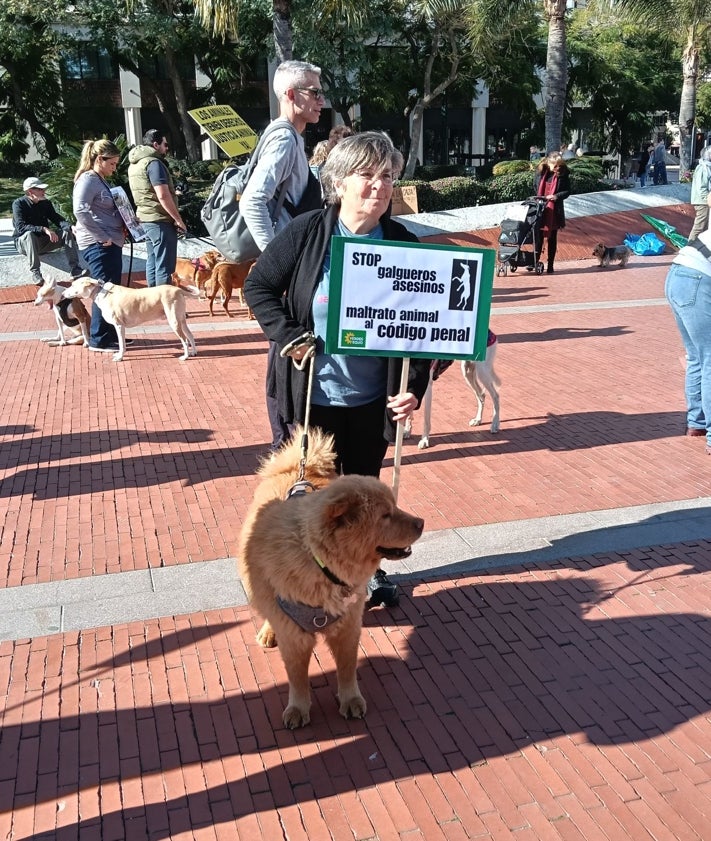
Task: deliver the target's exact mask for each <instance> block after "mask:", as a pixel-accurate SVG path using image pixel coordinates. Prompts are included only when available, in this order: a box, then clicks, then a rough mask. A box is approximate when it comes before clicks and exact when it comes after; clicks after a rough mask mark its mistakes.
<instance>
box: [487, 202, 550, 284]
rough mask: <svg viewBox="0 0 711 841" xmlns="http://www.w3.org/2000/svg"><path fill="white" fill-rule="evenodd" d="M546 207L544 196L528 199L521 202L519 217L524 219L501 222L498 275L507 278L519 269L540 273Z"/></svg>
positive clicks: (541, 269) (541, 271) (541, 268)
mask: <svg viewBox="0 0 711 841" xmlns="http://www.w3.org/2000/svg"><path fill="white" fill-rule="evenodd" d="M545 206H546V199H545V197H543V196H530V197H529V198H527V199H526V200H525V201H524V202H522V203H521V214H520V215H521V217H523V218H521V219H504V220H503V222H502V223H501V233H500V234H499V246H500V247H499V253H498V264H497V266H496V274H497V275H507V274H508V273H509V270H511V271H512V272H515V271H516V269H518V267H519V266H525V267H526V268H527V269H528V271H535V272H536V274H543V263H542V262H541V251H542V250H543V235H542V234H541V220H542V218H543V209H544V208H545ZM527 246H530V249H529V248H528V247H527Z"/></svg>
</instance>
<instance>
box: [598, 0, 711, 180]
mask: <svg viewBox="0 0 711 841" xmlns="http://www.w3.org/2000/svg"><path fill="white" fill-rule="evenodd" d="M608 3H609V4H610V5H611V6H612V7H613V8H614V9H618V10H620V11H621V12H623V13H624V14H625V15H626V16H627V17H629V18H630V19H631V20H633V21H637V22H644V23H647V24H649V21H654V23H653V24H650V25H652V26H653V27H654V29H655V30H657V32H660V33H663V34H664V35H666V36H668V37H669V38H670V39H673V40H676V41H677V42H678V43H679V45H680V46H681V50H682V53H681V72H682V80H683V81H682V87H681V99H680V102H679V141H680V143H679V165H680V171H681V172H685V171H686V170H688V169H689V168H690V167H691V157H692V149H691V133H692V131H693V127H694V120H695V116H696V90H697V86H698V79H699V56H700V55H701V53H702V52H703V50H704V48H708V47H709V46H711V5H709V3H708V0H678V2H677V3H675V4H674V6H673V8H671V7H670V6H669V5H668V3H666V2H663V0H608Z"/></svg>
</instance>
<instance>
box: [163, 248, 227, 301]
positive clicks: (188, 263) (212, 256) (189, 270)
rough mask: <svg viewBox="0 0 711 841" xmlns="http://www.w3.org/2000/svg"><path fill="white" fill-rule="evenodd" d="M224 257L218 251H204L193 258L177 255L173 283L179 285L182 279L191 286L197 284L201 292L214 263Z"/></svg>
mask: <svg viewBox="0 0 711 841" xmlns="http://www.w3.org/2000/svg"><path fill="white" fill-rule="evenodd" d="M224 259H225V258H224V257H223V256H222V254H220V252H219V251H206V252H205V253H204V254H201V255H200V256H199V257H193V258H189V257H178V259H177V260H176V261H175V272H174V273H173V283H174V284H175V285H176V286H179V285H180V282H181V281H182V282H183V283H187V284H189V285H191V286H197V288H198V289H199V290H200V291H201V292H202V291H204V289H205V283H206V282H207V281H208V280H209V279H210V275H211V274H212V270H213V269H214V268H215V265H216V264H217V263H219V262H220V260H224Z"/></svg>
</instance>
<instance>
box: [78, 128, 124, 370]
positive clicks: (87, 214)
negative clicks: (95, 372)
mask: <svg viewBox="0 0 711 841" xmlns="http://www.w3.org/2000/svg"><path fill="white" fill-rule="evenodd" d="M120 156H121V152H120V151H119V149H118V148H117V147H116V146H114V144H113V143H111V141H110V140H87V142H86V143H85V144H84V147H83V149H82V152H81V158H80V160H79V167H78V169H77V171H76V173H75V175H74V192H73V195H72V203H73V210H74V216H75V217H76V220H77V222H76V226H75V230H76V236H77V243H78V245H79V249H80V252H81V256H82V257H83V258H84V260H85V261H86V263H87V265H88V266H89V269H90V272H91V276H92V277H93V278H95V279H96V280H103V281H110V282H111V283H116V284H120V283H121V273H122V269H123V243H124V239H125V228H124V224H123V219H122V217H121V214H120V213H119V211H118V208H117V207H116V203H115V202H114V199H113V196H112V195H111V188H110V187H109V185H108V184H107V183H106V179H107V178H111V176H112V175H113V174H114V172H116V167H117V166H118V162H119V158H120ZM89 349H90V350H96V351H104V352H106V353H109V352H113V351H117V350H118V336H117V335H116V328H115V327H114V326H113V324H109V323H108V322H107V321H104V319H103V318H102V316H101V310H100V309H99V307H98V306H97V305H96V303H95V302H92V306H91V328H90V330H89Z"/></svg>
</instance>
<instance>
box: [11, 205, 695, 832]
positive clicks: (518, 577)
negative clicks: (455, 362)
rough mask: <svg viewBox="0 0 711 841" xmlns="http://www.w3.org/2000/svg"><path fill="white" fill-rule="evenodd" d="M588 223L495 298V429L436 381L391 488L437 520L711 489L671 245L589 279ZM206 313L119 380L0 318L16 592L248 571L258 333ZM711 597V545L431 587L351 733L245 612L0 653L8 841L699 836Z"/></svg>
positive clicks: (385, 661) (518, 515)
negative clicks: (292, 726)
mask: <svg viewBox="0 0 711 841" xmlns="http://www.w3.org/2000/svg"><path fill="white" fill-rule="evenodd" d="M662 210H663V209H661V208H660V209H659V212H658V213H655V215H658V216H659V217H660V218H664V217H663V216H662ZM613 222H614V220H613ZM595 224H605V225H610V220H609V219H604V220H603V219H601V220H599V221H598V222H597V223H593V222H592V221H591V220H587V222H586V228H585V231H584V232H580V233H579V234H577V235H574V234H573V232H572V231H571V232H570V233H569V232H568V231H567V230H566V234H567V235H568V236H569V239H568V242H567V245H566V248H568V249H573V248H574V247H577V249H578V255H577V259H576V261H575V262H566V263H562V264H561V265H560V270H559V272H557V273H556V274H555V275H553V276H547V275H544V276H542V277H537V276H535V275H534V276H532V275H530V274H528V273H520V272H518V273H516V275H509V276H508V277H507V278H499V279H498V280H497V283H496V285H495V296H494V306H493V314H492V327H493V329H494V330H495V331H496V332H497V333H498V334H499V337H500V341H501V345H500V350H499V356H498V361H497V367H498V371H499V374H500V376H501V379H502V381H503V387H502V431H501V433H500V434H499V435H498V436H496V437H492V436H491V435H490V434H489V433H488V432H487V431H486V429H482V430H471V429H469V427H468V426H467V421H468V418H469V417H470V415H471V412H472V407H471V400H470V399H469V397H468V394H467V391H466V388H465V386H464V384H463V382H460V379H459V377H458V376H457V375H456V374H455V373H450V374H448V375H447V376H446V377H445V378H443V379H442V380H440V381H439V382H438V384H437V391H436V393H435V406H434V411H433V447H432V449H431V450H429V451H425V452H420V451H418V450H417V448H416V439H415V441H412V442H408V443H407V444H406V448H405V457H404V466H403V470H402V476H401V485H400V501H401V503H402V505H403V506H404V507H406V508H408V509H410V510H412V511H413V512H414V513H417V514H419V515H421V516H423V517H425V520H426V528H427V530H428V531H430V532H432V531H437V530H446V529H453V528H458V527H466V526H472V525H476V524H479V523H502V524H505V523H508V522H513V521H518V520H521V519H524V518H530V517H544V516H553V515H557V514H570V513H575V512H584V511H597V510H600V509H606V508H618V507H624V506H630V505H640V504H644V503H648V502H664V501H674V500H692V501H693V500H694V499H697V498H699V499H701V498H705V497H708V496H709V495H710V487H711V483H710V482H709V478H708V477H709V460H708V457H707V456H705V455H704V451H703V441H701V443H699V439H687V438H685V437H683V436H682V435H680V432H681V431H682V429H683V425H684V413H683V390H682V378H683V371H682V366H681V356H682V350H681V345H680V342H679V339H678V336H677V334H676V330H675V327H674V324H673V320H672V318H671V315H670V313H669V311H668V309H667V307H666V305H665V304H664V302H663V300H662V298H663V279H664V275H665V270H666V267H667V265H668V263H669V260H670V257H669V256H663V257H660V258H639V259H636V260H635V261H634V262H633V263H632V264H631V266H630V267H629V268H628V269H626V270H620V269H611V270H609V271H606V272H598V271H596V270H595V268H594V265H593V261H592V260H591V259H587V260H586V259H583V258H584V257H585V256H586V253H587V246H588V243H587V241H586V239H585V238H586V237H593V238H594V237H595V235H596V231H595ZM618 225H619V222H618ZM614 228H615V225H614V224H613V226H612V229H614ZM679 228H680V229H682V226H681V225H679ZM478 233H480V232H478ZM562 242H563V235H562V236H561V246H562ZM575 243H577V245H574V244H575ZM570 253H571V252H570V251H568V252H566V256H570ZM192 310H193V312H192V316H193V319H192V322H191V323H192V325H193V326H194V327H195V328H196V337H197V342H198V349H199V356H198V357H197V359H195V360H191V361H189V362H188V363H185V364H182V363H180V362H178V360H177V356H178V355H179V351H178V347H177V343H176V342H175V340H174V338H173V337H172V336H170V334H168V333H166V332H158V333H156V332H153V331H145V332H144V333H142V334H140V335H139V336H138V341H137V342H136V344H135V345H134V346H133V347H132V348H131V349H130V351H129V354H128V359H127V361H126V362H125V363H124V364H122V365H114V364H113V363H112V362H111V360H110V358H107V357H105V356H103V355H100V354H89V353H86V352H83V351H82V350H81V349H79V348H48V347H47V346H46V345H44V344H41V343H40V342H38V341H37V340H36V338H35V336H36V333H37V331H42V330H47V331H49V330H50V329H51V327H52V324H51V321H50V318H49V317H48V315H47V313H46V312H44V311H38V310H36V309H34V308H32V307H29V306H28V305H27V304H20V303H16V304H13V303H8V304H6V305H5V306H3V307H1V308H0V339H2V341H0V355H1V356H2V359H1V364H2V370H3V372H4V388H3V389H2V392H1V393H0V405H1V406H2V409H3V411H2V427H1V428H0V432H1V433H2V439H1V440H2V444H3V446H2V450H0V453H1V454H2V455H1V456H0V458H2V464H1V465H0V469H1V470H2V474H0V475H1V476H2V485H1V486H0V560H1V563H0V570H2V571H3V573H4V581H3V583H4V586H6V587H14V586H20V585H30V584H33V583H37V582H52V581H62V580H67V579H77V580H80V579H81V578H83V577H86V576H90V575H99V574H104V573H111V572H116V571H119V570H120V571H126V570H133V569H146V568H148V567H159V566H162V567H167V566H175V567H180V565H184V564H191V563H195V562H198V561H201V560H209V559H213V558H222V557H228V556H229V555H231V554H233V552H234V547H235V542H236V537H237V534H238V531H239V527H240V523H241V516H242V512H243V511H244V508H245V505H246V501H247V500H248V499H249V495H250V493H251V489H252V487H253V485H254V478H253V471H254V468H255V466H256V463H257V456H258V454H259V453H260V452H262V451H263V449H264V442H265V437H264V431H265V430H266V428H267V425H266V418H265V413H264V408H263V399H262V391H263V385H262V383H263V367H264V359H265V343H264V340H263V337H262V336H261V334H260V333H259V332H258V330H257V329H256V328H255V327H254V326H253V325H249V324H246V323H245V322H244V320H243V319H241V320H239V321H238V320H237V319H235V323H232V324H227V323H226V321H225V319H224V318H223V317H217V316H216V317H215V318H214V319H213V320H212V323H211V324H210V325H209V326H210V327H211V328H215V329H209V330H208V329H206V325H207V322H208V317H207V314H206V308H205V305H204V304H195V305H193V307H192ZM198 327H200V328H203V329H201V330H197V328H198ZM25 333H30V334H31V335H32V338H23V336H24V334H25ZM9 334H12V335H9ZM13 336H16V338H13ZM418 428H419V427H418V426H417V423H416V430H417V429H418ZM389 476H390V468H388V469H386V471H385V475H384V479H385V480H386V481H387V480H388V479H389ZM709 536H710V537H711V528H710V529H709ZM710 584H711V542H709V541H708V540H693V541H686V542H685V543H675V544H663V545H660V546H653V547H640V548H638V549H635V550H631V551H628V552H618V553H612V552H607V553H594V554H588V555H585V556H582V557H570V558H566V559H564V560H563V561H561V562H558V563H555V564H549V565H538V564H529V565H527V566H521V567H513V568H510V569H505V570H494V571H491V572H481V573H479V574H468V575H467V576H466V577H454V576H452V575H446V576H445V575H440V576H438V575H436V574H435V575H432V576H429V577H427V578H426V579H425V578H420V579H418V578H416V577H413V578H411V579H409V580H408V581H407V582H406V584H405V586H404V588H403V589H404V597H403V600H402V603H401V606H400V607H399V608H398V609H395V610H391V611H389V610H384V609H379V610H375V611H372V612H370V613H369V614H368V615H367V617H366V628H365V632H364V635H363V641H362V658H361V663H360V668H359V674H360V676H361V681H362V685H363V691H364V694H365V695H366V697H367V698H368V701H369V712H368V717H367V719H366V720H365V721H363V722H345V721H343V720H341V719H340V718H339V716H338V714H337V710H336V707H335V700H334V693H335V679H334V674H333V664H332V662H331V660H330V658H329V654H328V652H327V650H326V649H325V648H324V647H323V646H319V648H318V649H317V654H318V656H317V658H316V659H315V660H314V662H313V664H312V669H311V672H312V686H313V688H314V702H315V706H314V711H313V715H312V725H311V726H310V727H309V728H306V729H304V730H303V731H299V732H296V733H291V732H287V731H285V730H284V728H283V726H282V725H281V709H282V707H283V704H284V700H285V697H286V679H285V674H284V670H283V666H282V663H281V660H280V658H279V655H278V652H274V651H272V652H265V651H262V650H261V649H259V648H258V647H257V646H256V643H255V642H254V630H255V624H254V619H253V617H252V616H251V614H250V611H249V609H247V608H234V609H229V610H222V611H213V612H207V613H196V614H190V615H183V616H175V617H161V618H159V619H155V620H150V621H146V622H140V623H128V624H117V625H113V626H106V627H99V628H92V629H88V630H84V631H81V632H78V633H64V634H53V635H50V636H45V637H36V638H33V639H21V640H17V641H14V642H9V641H8V642H2V643H0V698H2V703H3V705H4V710H3V726H2V734H1V736H0V837H3V836H4V837H8V838H13V839H29V838H47V839H49V838H57V839H75V838H81V839H84V838H86V839H92V838H97V839H99V838H100V839H102V841H110V839H123V838H128V839H131V838H139V837H141V838H151V839H160V838H171V839H190V838H197V839H202V838H224V839H241V838H247V837H249V838H250V839H252V838H264V839H268V840H269V841H272V839H275V838H289V839H292V838H294V839H298V838H306V837H308V838H309V839H311V838H324V839H326V838H332V839H334V841H345V840H346V839H349V841H350V839H353V838H355V839H359V841H368V840H369V839H382V840H383V841H385V839H402V841H405V839H407V840H408V841H410V839H418V838H422V839H426V841H430V839H439V838H441V839H466V838H482V839H489V838H491V839H503V838H512V839H517V841H523V839H549V838H550V839H556V841H557V839H578V838H580V839H583V838H584V839H592V838H601V839H605V838H606V839H609V840H610V841H622V839H630V838H633V839H638V838H639V839H646V838H655V839H672V838H674V839H677V838H678V839H687V838H688V839H708V838H709V837H711V836H710V835H709V830H708V817H709V813H710V812H711V801H710V800H709V797H710V794H711V787H710V783H711V778H710V774H709V772H710V770H711V728H710V727H709V722H708V714H709V708H710V707H711V681H710V680H709V677H708V675H709V673H710V672H711V669H710V668H709V666H710V665H711V664H710V663H709V655H708V652H709V650H711V648H710V647H709V642H710V641H711V623H710V622H709V598H708V595H709V593H708V588H709V586H710Z"/></svg>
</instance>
